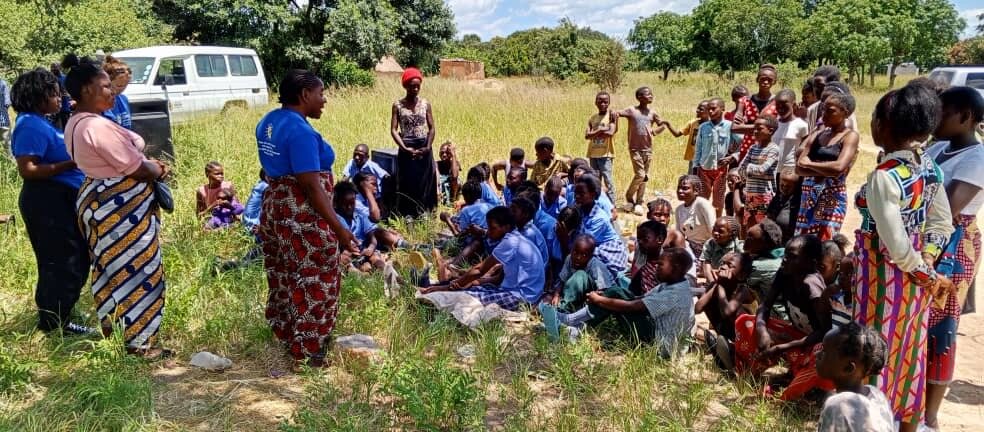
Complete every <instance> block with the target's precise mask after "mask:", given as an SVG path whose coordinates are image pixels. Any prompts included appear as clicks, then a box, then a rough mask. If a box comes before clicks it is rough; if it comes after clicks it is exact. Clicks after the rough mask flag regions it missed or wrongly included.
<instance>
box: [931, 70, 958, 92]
mask: <svg viewBox="0 0 984 432" xmlns="http://www.w3.org/2000/svg"><path fill="white" fill-rule="evenodd" d="M953 75H954V73H953V71H946V70H938V71H933V73H931V74H929V79H931V80H933V81H934V82H936V83H937V84H940V85H942V86H943V87H944V88H945V87H949V86H950V84H951V83H952V82H953Z"/></svg>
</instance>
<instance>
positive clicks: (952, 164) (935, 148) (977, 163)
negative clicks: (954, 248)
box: [926, 141, 984, 216]
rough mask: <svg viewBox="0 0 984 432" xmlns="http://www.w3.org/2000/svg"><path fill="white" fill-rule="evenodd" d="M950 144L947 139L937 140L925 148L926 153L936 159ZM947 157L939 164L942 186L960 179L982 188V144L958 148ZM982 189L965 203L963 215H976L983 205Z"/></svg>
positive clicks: (983, 176) (983, 195)
mask: <svg viewBox="0 0 984 432" xmlns="http://www.w3.org/2000/svg"><path fill="white" fill-rule="evenodd" d="M949 146H950V142H949V141H939V142H937V143H936V144H933V145H932V146H930V147H929V149H927V150H926V154H927V155H929V156H930V157H932V158H933V160H938V159H939V156H940V153H942V152H944V151H946V149H947V147H949ZM947 154H952V156H950V158H949V159H947V160H945V161H943V163H942V164H940V169H942V170H943V181H944V186H949V185H950V182H951V181H953V180H960V181H962V182H964V183H968V184H971V185H973V186H977V187H979V188H982V189H984V146H982V145H980V144H978V145H973V146H970V147H967V148H965V149H963V150H958V151H957V152H956V153H950V152H947ZM982 192H984V191H978V192H977V196H975V197H974V199H972V200H970V202H969V203H967V206H966V207H964V208H963V210H961V211H960V214H963V215H971V216H972V215H976V214H977V211H978V210H980V209H981V205H984V193H982Z"/></svg>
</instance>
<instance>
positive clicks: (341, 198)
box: [334, 181, 385, 272]
mask: <svg viewBox="0 0 984 432" xmlns="http://www.w3.org/2000/svg"><path fill="white" fill-rule="evenodd" d="M356 195H357V192H356V190H355V185H353V184H352V183H351V182H349V181H342V182H339V183H338V184H336V185H335V196H334V206H335V214H337V215H338V221H339V222H341V223H342V226H344V227H345V229H347V230H348V231H349V232H350V233H352V237H354V238H355V243H356V245H355V246H356V248H358V249H359V253H358V254H353V253H352V252H349V251H347V250H344V249H343V250H342V252H341V254H340V258H339V259H340V260H341V262H342V263H343V264H346V263H348V264H349V265H351V268H354V269H356V270H358V271H361V272H369V271H371V270H372V269H373V268H379V269H381V268H382V267H383V265H384V263H385V261H384V260H383V258H382V256H381V255H380V254H379V252H378V251H377V250H376V249H377V245H378V243H377V241H376V228H377V227H376V224H375V223H373V222H372V221H371V220H369V215H368V214H366V213H363V212H360V211H357V210H356V205H355V203H356V200H355V196H356Z"/></svg>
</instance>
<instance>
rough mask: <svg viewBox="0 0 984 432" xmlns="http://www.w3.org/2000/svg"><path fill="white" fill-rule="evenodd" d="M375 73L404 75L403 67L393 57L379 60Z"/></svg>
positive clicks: (374, 69)
mask: <svg viewBox="0 0 984 432" xmlns="http://www.w3.org/2000/svg"><path fill="white" fill-rule="evenodd" d="M373 72H375V73H376V75H402V74H403V67H401V66H400V64H399V63H397V62H396V59H395V58H393V56H384V57H383V58H381V59H379V63H376V67H374V68H373Z"/></svg>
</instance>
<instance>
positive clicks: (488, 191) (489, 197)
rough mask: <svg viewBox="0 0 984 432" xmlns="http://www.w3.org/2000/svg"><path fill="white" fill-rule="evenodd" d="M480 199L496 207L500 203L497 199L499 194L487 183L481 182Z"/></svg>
mask: <svg viewBox="0 0 984 432" xmlns="http://www.w3.org/2000/svg"><path fill="white" fill-rule="evenodd" d="M482 201H485V202H487V203H489V205H491V206H492V207H498V206H501V205H502V201H501V200H499V195H497V194H496V193H495V190H493V189H492V186H489V184H488V183H486V182H482Z"/></svg>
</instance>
